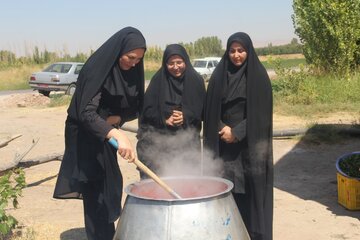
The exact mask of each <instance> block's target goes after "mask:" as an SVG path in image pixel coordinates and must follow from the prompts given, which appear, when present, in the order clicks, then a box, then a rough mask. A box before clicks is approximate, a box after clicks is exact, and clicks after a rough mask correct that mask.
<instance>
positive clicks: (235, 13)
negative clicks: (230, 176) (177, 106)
mask: <svg viewBox="0 0 360 240" xmlns="http://www.w3.org/2000/svg"><path fill="white" fill-rule="evenodd" d="M1 10H2V11H1V14H0V50H10V51H12V52H15V53H16V54H18V55H22V54H24V53H26V52H27V51H31V49H33V48H34V46H38V47H39V48H40V49H43V48H46V49H48V50H49V51H57V52H58V51H66V52H68V53H70V54H74V53H76V52H86V53H87V52H89V51H90V49H94V50H95V49H97V48H98V47H99V46H100V45H101V44H102V43H103V42H104V41H106V40H107V39H108V38H109V37H110V36H111V35H112V34H114V33H115V32H117V31H118V30H120V29H121V28H123V27H126V26H133V27H136V28H138V29H139V30H140V31H141V32H142V33H143V34H144V36H145V38H146V41H147V45H148V46H160V47H161V48H164V47H165V46H166V44H170V43H178V42H185V43H189V42H194V41H196V40H197V39H199V38H201V37H208V36H217V37H219V38H220V39H221V40H222V42H223V45H225V43H226V40H227V38H228V37H229V36H230V35H231V34H232V33H234V32H238V31H243V32H247V33H248V34H249V35H250V37H251V38H252V40H253V42H254V45H255V47H261V46H266V45H267V44H269V43H272V44H273V45H278V44H284V43H289V42H290V41H291V39H293V38H294V37H296V35H295V33H294V27H293V24H292V20H291V15H292V14H293V9H292V1H291V0H254V1H244V0H178V1H176V0H175V1H171V0H117V1H116V0H103V1H95V0H58V1H51V0H12V1H2V3H1Z"/></svg>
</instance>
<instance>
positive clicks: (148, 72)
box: [145, 70, 157, 80]
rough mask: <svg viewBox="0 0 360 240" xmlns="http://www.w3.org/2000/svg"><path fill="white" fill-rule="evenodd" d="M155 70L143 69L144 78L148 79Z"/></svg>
mask: <svg viewBox="0 0 360 240" xmlns="http://www.w3.org/2000/svg"><path fill="white" fill-rule="evenodd" d="M156 72H157V70H149V71H147V70H145V80H150V79H151V78H152V77H153V76H154V74H155V73H156Z"/></svg>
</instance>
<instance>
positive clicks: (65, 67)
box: [43, 63, 71, 73]
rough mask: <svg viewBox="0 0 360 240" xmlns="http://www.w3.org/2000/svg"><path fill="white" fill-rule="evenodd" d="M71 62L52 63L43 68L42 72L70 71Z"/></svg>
mask: <svg viewBox="0 0 360 240" xmlns="http://www.w3.org/2000/svg"><path fill="white" fill-rule="evenodd" d="M70 68H71V64H56V63H55V64H52V65H50V66H49V67H47V68H45V69H44V71H43V72H56V73H67V72H69V71H70Z"/></svg>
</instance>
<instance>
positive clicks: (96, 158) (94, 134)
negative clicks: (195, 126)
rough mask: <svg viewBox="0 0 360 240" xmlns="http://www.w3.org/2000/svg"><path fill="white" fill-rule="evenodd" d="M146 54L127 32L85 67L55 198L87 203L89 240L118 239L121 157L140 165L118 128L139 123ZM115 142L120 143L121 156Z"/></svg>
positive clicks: (69, 122)
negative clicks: (137, 118)
mask: <svg viewBox="0 0 360 240" xmlns="http://www.w3.org/2000/svg"><path fill="white" fill-rule="evenodd" d="M145 50H146V44H145V39H144V37H143V35H142V34H141V32H140V31H139V30H137V29H135V28H132V27H126V28H124V29H122V30H120V31H118V32H117V33H115V34H114V35H113V36H112V37H111V38H110V39H108V40H107V41H106V42H105V43H104V44H103V45H102V46H101V47H100V48H99V49H98V50H97V51H96V52H94V54H93V55H92V56H91V57H90V58H89V59H88V60H87V61H86V63H85V65H84V67H83V68H82V70H81V72H80V74H79V78H78V81H77V84H76V91H75V94H74V96H73V98H72V101H71V103H70V106H69V108H68V116H67V119H66V124H65V153H64V157H63V160H62V164H61V167H60V172H59V176H58V179H57V183H56V187H55V192H54V198H59V199H68V198H75V199H83V204H84V218H85V229H86V234H87V237H88V239H96V240H107V239H109V240H110V239H112V238H113V236H114V233H115V226H114V222H115V221H116V219H117V218H118V217H119V215H120V210H121V209H120V208H121V197H122V187H123V186H122V185H123V181H122V175H121V171H120V169H119V165H118V162H117V153H116V152H118V153H119V154H120V156H121V157H123V158H124V159H128V160H129V161H133V160H134V159H135V152H134V149H133V147H132V146H131V143H130V141H129V139H128V138H127V137H126V135H125V134H124V132H122V131H121V130H119V129H118V127H119V126H120V125H122V124H123V123H124V122H126V121H130V120H133V119H135V118H136V117H137V116H138V112H139V111H140V108H141V106H142V103H143V94H144V67H143V56H144V53H145ZM110 138H115V139H116V140H117V142H118V149H117V151H116V149H114V148H113V147H112V146H111V145H110V144H109V143H108V139H110Z"/></svg>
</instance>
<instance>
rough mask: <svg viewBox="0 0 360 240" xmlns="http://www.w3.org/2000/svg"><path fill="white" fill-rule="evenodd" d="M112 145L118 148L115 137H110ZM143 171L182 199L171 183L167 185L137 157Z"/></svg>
mask: <svg viewBox="0 0 360 240" xmlns="http://www.w3.org/2000/svg"><path fill="white" fill-rule="evenodd" d="M109 143H110V145H112V146H113V147H114V148H116V149H118V142H117V141H116V139H115V138H110V139H109ZM133 163H134V164H135V165H136V166H137V167H138V168H139V169H140V170H141V171H143V172H144V173H146V175H148V176H149V177H150V178H152V179H153V180H154V181H155V182H156V183H157V184H159V185H160V186H161V187H162V188H163V189H165V190H166V191H167V192H168V193H170V194H171V195H172V196H173V197H175V198H177V199H181V197H180V195H179V194H177V193H176V192H175V191H174V190H173V189H172V188H171V187H170V186H169V185H167V184H166V183H165V182H164V181H163V180H161V179H160V178H159V177H158V176H157V175H156V174H155V173H154V172H153V171H151V170H150V169H149V168H148V167H147V166H145V165H144V164H143V163H142V162H141V161H140V160H139V159H135V161H134V162H133Z"/></svg>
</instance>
